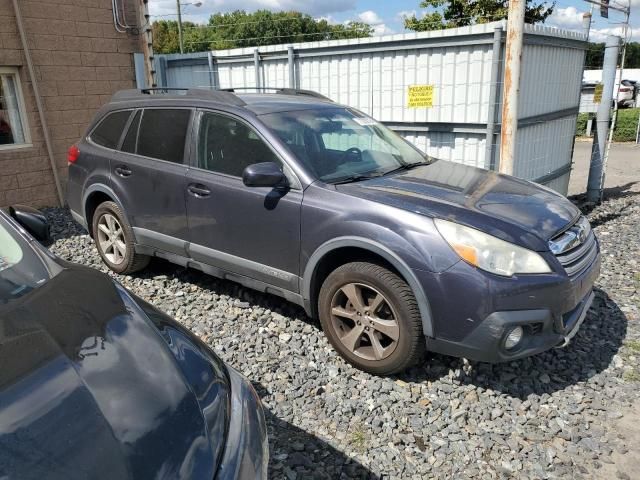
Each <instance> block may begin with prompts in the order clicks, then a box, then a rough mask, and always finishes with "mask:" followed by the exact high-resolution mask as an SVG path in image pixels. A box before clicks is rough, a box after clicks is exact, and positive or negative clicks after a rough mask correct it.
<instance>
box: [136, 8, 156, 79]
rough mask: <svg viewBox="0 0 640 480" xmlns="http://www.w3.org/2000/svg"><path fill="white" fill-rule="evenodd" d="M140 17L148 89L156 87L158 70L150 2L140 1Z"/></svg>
mask: <svg viewBox="0 0 640 480" xmlns="http://www.w3.org/2000/svg"><path fill="white" fill-rule="evenodd" d="M138 15H139V22H138V23H139V24H140V41H141V43H142V54H143V57H144V71H145V80H146V87H152V88H153V87H155V86H156V70H155V67H154V61H153V29H152V28H151V23H150V22H149V18H150V16H149V5H148V0H140V1H139V3H138Z"/></svg>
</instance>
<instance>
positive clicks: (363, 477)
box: [253, 383, 380, 480]
mask: <svg viewBox="0 0 640 480" xmlns="http://www.w3.org/2000/svg"><path fill="white" fill-rule="evenodd" d="M253 386H254V387H255V389H256V391H257V392H258V395H259V396H260V397H261V398H263V397H265V396H268V395H269V393H268V392H267V390H266V389H265V388H264V387H263V386H262V385H260V384H259V383H258V384H256V383H254V384H253ZM264 413H265V417H266V420H267V430H268V433H269V478H278V479H280V478H286V479H293V478H297V479H317V480H325V479H326V480H332V479H335V478H349V479H358V480H370V479H371V480H375V479H379V478H380V477H379V476H378V475H376V474H374V473H373V472H371V471H370V470H369V469H367V468H366V467H364V466H363V465H361V464H360V463H358V462H357V461H356V460H355V459H353V458H349V457H348V456H347V455H345V454H344V453H342V452H341V451H339V450H337V449H335V448H334V447H332V446H331V445H329V444H328V443H327V442H325V441H323V440H321V439H320V438H318V437H316V436H315V435H312V434H310V433H307V432H305V431H304V430H301V429H299V428H298V427H295V426H293V425H291V424H290V423H287V422H285V421H284V420H282V419H280V418H278V417H277V416H276V415H274V414H273V413H271V412H270V411H269V410H268V409H267V408H266V406H265V409H264Z"/></svg>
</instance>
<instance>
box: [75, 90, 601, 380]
mask: <svg viewBox="0 0 640 480" xmlns="http://www.w3.org/2000/svg"><path fill="white" fill-rule="evenodd" d="M183 93H184V94H176V93H175V92H169V93H166V94H165V93H160V92H158V91H154V90H143V91H124V92H120V93H118V94H116V95H115V96H114V97H113V98H112V100H111V101H110V102H109V103H108V104H107V105H105V106H104V107H103V108H102V109H101V110H100V111H99V112H98V114H97V115H96V117H95V119H94V121H93V122H92V123H91V125H90V126H89V128H88V130H87V132H86V134H85V135H84V136H83V137H82V139H81V140H80V141H79V142H78V143H77V144H76V145H74V146H72V147H71V148H70V150H69V163H70V167H69V183H68V201H69V206H70V208H71V211H72V214H73V216H74V218H75V219H76V220H77V221H78V222H80V223H81V224H82V225H84V226H85V227H86V228H87V229H88V230H89V232H90V234H91V235H92V237H93V239H94V240H95V243H96V247H97V249H98V252H99V253H100V255H101V257H102V259H103V260H104V262H105V263H106V264H107V265H108V266H109V268H111V269H112V270H113V271H115V272H117V273H131V272H135V271H136V270H139V269H141V268H144V266H145V265H146V264H147V263H148V261H149V258H150V257H152V256H157V257H162V258H166V259H168V260H170V261H172V262H175V263H177V264H180V265H184V266H189V267H192V268H196V269H200V270H202V271H204V272H206V273H209V274H212V275H215V276H218V277H222V278H227V279H230V280H233V281H236V282H239V283H241V284H243V285H246V286H248V287H251V288H254V289H257V290H261V291H264V292H268V293H272V294H275V295H280V296H282V297H284V298H285V299H287V300H290V301H292V302H295V303H297V304H300V305H302V306H303V307H304V308H305V310H306V312H307V313H308V314H309V315H311V316H313V317H319V319H320V322H321V324H322V328H323V330H324V332H325V334H326V335H327V337H328V339H329V341H330V342H331V344H332V345H333V346H334V348H335V349H336V350H337V351H338V352H339V353H340V354H341V355H342V356H343V357H344V358H345V359H346V360H347V361H349V362H351V363H352V364H353V365H355V366H356V367H358V368H361V369H363V370H365V371H368V372H371V373H376V374H391V373H394V372H398V371H401V370H403V369H405V368H406V367H408V366H410V365H412V364H414V363H416V362H418V361H420V359H421V357H422V354H423V353H424V351H425V349H428V350H430V351H435V352H441V353H445V354H449V355H456V356H462V357H467V358H471V359H475V360H481V361H490V362H495V361H507V360H513V359H517V358H521V357H524V356H527V355H532V354H535V353H538V352H541V351H544V350H547V349H549V348H552V347H554V346H558V345H564V344H566V343H567V342H568V341H569V339H570V338H571V337H572V336H573V335H574V334H575V333H576V332H577V330H578V328H579V326H580V324H581V322H582V321H583V319H584V318H585V315H586V313H587V310H588V309H589V305H590V304H591V301H592V299H593V293H592V287H593V283H594V281H595V279H596V277H597V276H598V272H599V266H600V254H599V248H598V243H597V240H596V238H595V236H594V234H593V232H592V231H591V229H590V226H589V223H588V221H587V220H586V219H585V218H584V217H582V216H581V215H580V211H579V210H578V209H577V208H576V207H575V206H574V205H573V204H572V203H571V202H569V201H568V200H567V199H566V198H564V197H562V196H561V195H558V194H557V193H555V192H553V191H551V190H549V189H546V188H544V187H541V186H539V185H536V184H533V183H531V182H527V181H523V180H519V179H516V178H513V177H509V176H504V175H499V174H497V173H495V172H489V171H486V170H482V169H478V168H472V167H468V166H464V165H460V164H454V163H450V162H445V161H440V160H437V159H434V158H431V157H429V156H427V155H425V154H424V153H422V152H420V151H419V150H417V149H416V148H415V147H413V146H412V145H410V144H409V143H408V142H406V141H405V140H403V139H402V138H401V137H399V136H398V135H396V134H395V133H394V132H392V131H391V130H389V129H388V128H386V127H385V126H384V125H382V124H380V123H378V122H377V121H375V120H374V119H372V118H370V117H368V116H366V115H365V114H363V113H362V112H359V111H357V110H354V109H352V108H348V107H345V106H341V105H337V104H335V103H333V102H331V101H330V100H328V99H327V98H325V97H322V96H321V95H319V94H316V93H314V92H308V91H300V90H291V89H280V90H275V93H248V94H238V95H236V94H235V93H234V92H229V91H226V92H225V91H198V90H189V91H186V92H183Z"/></svg>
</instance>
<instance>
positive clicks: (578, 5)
mask: <svg viewBox="0 0 640 480" xmlns="http://www.w3.org/2000/svg"><path fill="white" fill-rule="evenodd" d="M200 1H201V3H202V5H201V6H199V7H196V6H194V5H193V4H195V3H196V0H184V1H182V2H181V3H182V5H183V6H182V14H183V20H190V21H193V22H197V23H206V22H207V20H208V18H209V16H210V15H212V14H213V13H217V12H228V11H232V10H235V9H239V8H241V9H244V10H246V11H254V10H259V9H267V10H272V11H281V10H297V11H301V12H304V13H308V14H309V15H311V16H313V17H315V18H325V19H327V20H328V21H330V22H333V23H343V22H348V21H350V20H357V21H362V22H366V23H368V24H370V25H371V26H372V27H373V28H374V35H387V34H393V33H403V32H405V30H404V27H403V17H405V16H407V15H408V16H411V15H413V14H415V15H416V16H418V17H420V16H421V14H423V13H424V12H425V10H424V9H421V8H420V0H394V1H392V2H389V1H380V0H320V1H318V0H306V1H304V0H245V1H244V2H241V3H239V2H237V1H236V0H200ZM610 2H611V4H619V5H628V4H629V2H630V3H631V21H630V26H631V31H630V32H629V33H630V39H631V40H633V41H640V0H610ZM198 3H199V2H198ZM590 8H591V4H590V3H587V2H586V1H584V0H558V1H556V7H555V10H554V13H553V15H552V16H551V17H550V18H549V19H547V21H546V23H545V24H546V25H549V26H554V27H558V28H565V29H569V30H582V14H583V13H585V12H588V11H590ZM149 10H150V13H151V15H152V20H159V19H175V18H176V1H175V0H149ZM623 20H624V15H623V14H622V13H620V12H616V11H613V10H611V11H610V13H609V19H604V18H601V17H600V12H599V8H598V7H594V11H593V22H592V26H591V33H590V39H591V41H595V42H599V41H604V39H605V37H606V35H608V34H613V35H621V34H622V33H621V26H620V23H621V22H622V21H623Z"/></svg>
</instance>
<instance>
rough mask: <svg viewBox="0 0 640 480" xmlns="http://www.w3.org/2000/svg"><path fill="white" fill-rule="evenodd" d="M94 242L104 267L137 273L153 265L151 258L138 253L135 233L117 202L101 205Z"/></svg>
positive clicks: (97, 212)
mask: <svg viewBox="0 0 640 480" xmlns="http://www.w3.org/2000/svg"><path fill="white" fill-rule="evenodd" d="M92 231H93V240H94V241H95V242H96V247H97V249H98V253H99V254H100V257H102V260H103V261H104V263H106V264H107V266H108V267H109V268H110V269H111V270H113V271H114V272H116V273H133V272H137V271H138V270H142V269H143V268H144V267H146V266H147V265H148V264H149V260H150V258H149V257H148V256H147V255H140V254H139V253H136V251H135V247H134V241H133V229H132V228H131V226H130V225H129V223H128V222H127V219H126V217H125V216H124V214H123V213H122V210H120V207H118V205H117V204H116V203H114V202H104V203H101V204H100V205H98V208H96V211H95V213H94V214H93V224H92Z"/></svg>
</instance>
